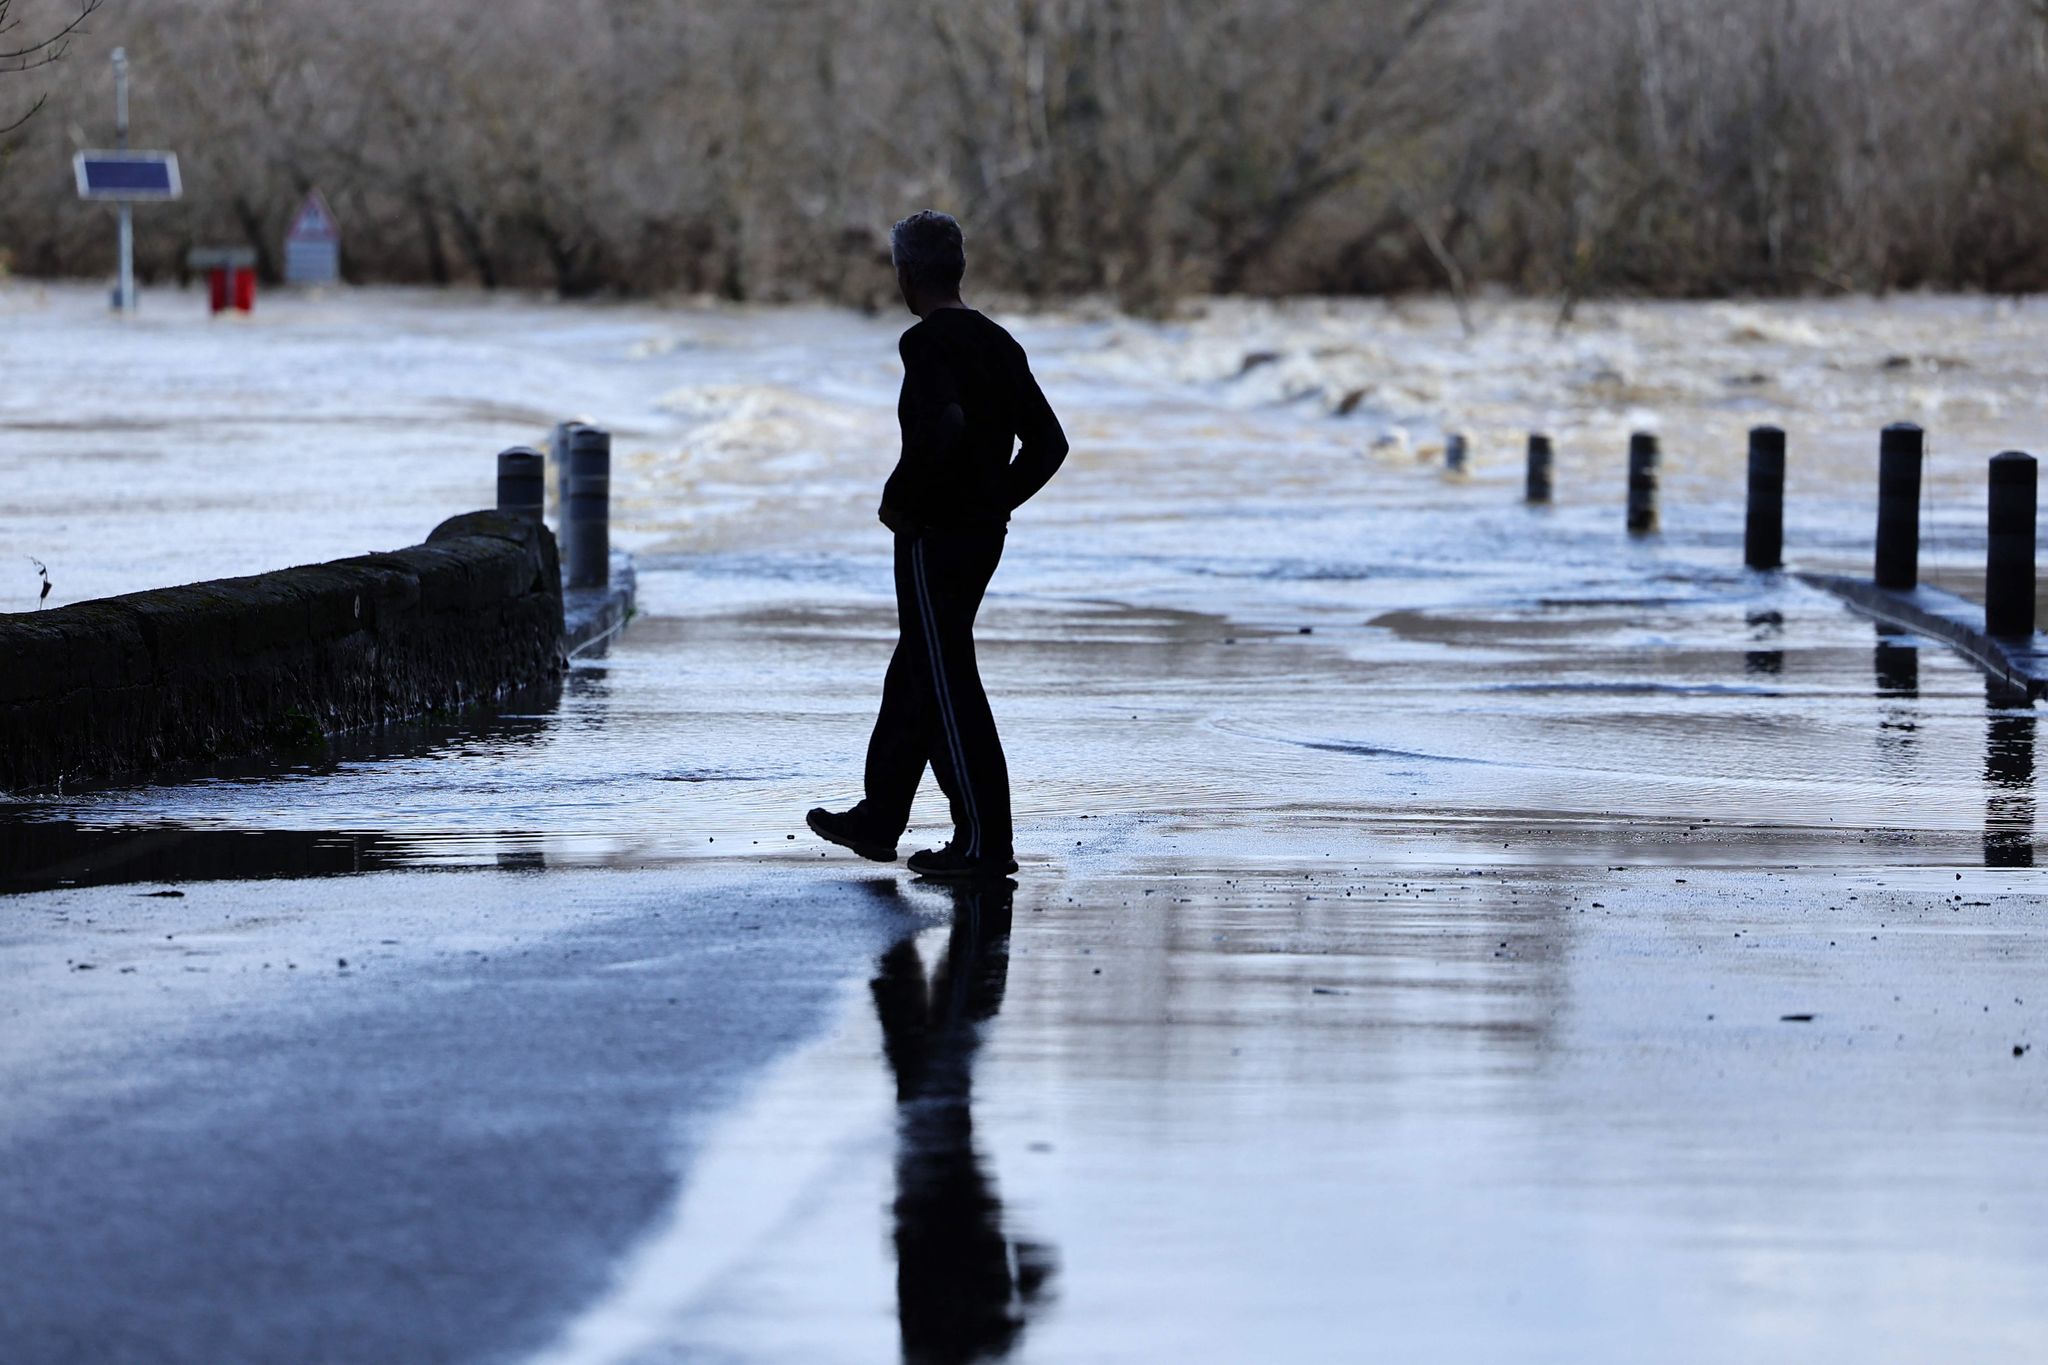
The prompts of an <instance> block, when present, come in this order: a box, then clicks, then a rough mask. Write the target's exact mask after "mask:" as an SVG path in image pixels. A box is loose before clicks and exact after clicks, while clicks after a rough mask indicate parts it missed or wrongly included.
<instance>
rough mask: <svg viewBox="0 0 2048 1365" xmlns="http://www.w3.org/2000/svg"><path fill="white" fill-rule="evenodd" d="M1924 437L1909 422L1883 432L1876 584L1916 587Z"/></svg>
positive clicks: (1880, 462)
mask: <svg viewBox="0 0 2048 1365" xmlns="http://www.w3.org/2000/svg"><path fill="white" fill-rule="evenodd" d="M1926 449H1927V433H1926V432H1924V431H1922V430H1921V429H1920V428H1919V427H1916V426H1914V425H1913V424H1912V423H1911V422H1895V423H1893V424H1892V425H1891V426H1888V427H1886V428H1885V429H1884V437H1883V439H1882V440H1880V441H1879V443H1878V452H1877V586H1878V587H1880V588H1900V589H1911V588H1915V587H1918V586H1919V584H1920V461H1921V457H1922V456H1923V455H1924V454H1925V453H1926Z"/></svg>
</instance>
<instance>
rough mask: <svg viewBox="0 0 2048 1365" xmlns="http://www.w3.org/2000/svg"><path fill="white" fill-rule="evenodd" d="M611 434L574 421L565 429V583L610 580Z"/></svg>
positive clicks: (581, 584) (585, 585) (580, 584)
mask: <svg viewBox="0 0 2048 1365" xmlns="http://www.w3.org/2000/svg"><path fill="white" fill-rule="evenodd" d="M611 496H612V434H611V433H610V432H608V431H606V430H605V429H604V428H603V427H592V426H583V425H581V424H578V425H577V426H576V428H575V429H574V430H572V431H571V432H570V433H569V506H568V510H567V512H566V513H565V514H564V515H563V518H562V521H563V524H564V525H565V526H567V527H568V528H569V586H570V587H572V588H602V587H603V586H605V584H606V583H608V582H609V581H610V580H611V554H612V537H611Z"/></svg>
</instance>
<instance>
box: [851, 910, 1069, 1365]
mask: <svg viewBox="0 0 2048 1365" xmlns="http://www.w3.org/2000/svg"><path fill="white" fill-rule="evenodd" d="M1016 889H1017V884H1016V883H1015V882H1012V881H1007V880H1005V881H1001V882H990V883H985V884H980V885H963V886H958V887H954V888H951V894H952V897H953V930H952V934H951V937H950V938H949V939H948V940H947V943H946V959H945V961H944V962H942V963H940V964H939V967H938V969H937V971H936V972H935V973H934V974H933V976H932V977H931V979H930V980H929V981H927V980H926V978H925V971H924V963H923V961H922V959H921V958H920V957H919V956H918V951H917V943H916V941H915V940H914V939H905V940H903V941H902V942H901V943H898V944H897V945H896V946H895V947H893V948H891V949H890V950H889V951H888V952H887V953H885V954H883V956H882V961H881V966H880V969H879V971H878V972H877V974H876V976H875V981H874V994H875V1013H876V1015H877V1016H878V1017H879V1018H880V1019H881V1021H882V1039H883V1048H884V1050H885V1051H886V1052H887V1053H888V1056H889V1065H890V1068H891V1069H892V1070H893V1071H894V1072H895V1074H896V1104H897V1116H896V1122H897V1154H896V1208H895V1213H896V1303H897V1311H898V1313H899V1314H900V1316H901V1318H902V1330H903V1358H904V1360H906V1361H908V1362H912V1365H950V1363H951V1362H966V1361H972V1360H982V1359H988V1358H991V1357H998V1356H1002V1355H1005V1354H1007V1353H1008V1352H1009V1350H1010V1348H1011V1347H1012V1346H1014V1345H1015V1344H1016V1341H1017V1338H1018V1336H1019V1335H1020V1334H1021V1333H1022V1332H1023V1330H1024V1323H1025V1319H1026V1318H1027V1317H1028V1316H1029V1315H1030V1314H1031V1312H1032V1311H1033V1310H1034V1309H1035V1307H1036V1306H1037V1304H1038V1303H1039V1302H1040V1301H1041V1299H1042V1298H1043V1296H1044V1291H1045V1288H1046V1282H1047V1280H1048V1279H1049V1278H1050V1276H1051V1274H1052V1269H1053V1257H1052V1253H1051V1249H1050V1248H1048V1247H1044V1246H1039V1245H1034V1244H1032V1243H1029V1242H1017V1243H1015V1244H1014V1245H1012V1244H1011V1243H1009V1242H1007V1241H1006V1240H1005V1239H1004V1236H1003V1206H1002V1203H1001V1202H1000V1201H999V1200H998V1199H997V1198H996V1195H995V1191H994V1190H993V1189H992V1188H991V1187H990V1182H989V1177H988V1174H987V1173H986V1172H985V1171H983V1169H982V1166H981V1161H980V1159H979V1157H977V1156H976V1154H975V1151H974V1126H973V1115H972V1112H971V1107H970V1093H969V1092H970V1088H971V1085H972V1082H973V1079H974V1054H975V1052H976V1050H977V1049H978V1048H979V1047H980V1045H981V1025H982V1023H983V1022H984V1021H986V1020H988V1019H991V1018H993V1017H994V1016H995V1013H996V1011H997V1010H998V1009H999V1008H1001V1006H1002V1003H1003V984H1004V981H1005V979H1006V977H1007V974H1008V972H1009V965H1010V907H1011V900H1012V898H1013V897H1014V896H1015V894H1016Z"/></svg>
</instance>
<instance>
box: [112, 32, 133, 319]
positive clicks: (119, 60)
mask: <svg viewBox="0 0 2048 1365" xmlns="http://www.w3.org/2000/svg"><path fill="white" fill-rule="evenodd" d="M114 145H115V146H116V147H118V148H120V149H121V150H122V151H124V152H125V151H127V150H128V49H127V48H125V47H117V48H115V49H114ZM114 307H115V309H116V310H117V311H119V312H123V313H132V312H134V311H135V206H134V205H133V204H131V203H129V202H128V201H127V200H125V199H124V200H122V201H121V282H120V284H119V286H118V288H117V291H116V292H115V294H114Z"/></svg>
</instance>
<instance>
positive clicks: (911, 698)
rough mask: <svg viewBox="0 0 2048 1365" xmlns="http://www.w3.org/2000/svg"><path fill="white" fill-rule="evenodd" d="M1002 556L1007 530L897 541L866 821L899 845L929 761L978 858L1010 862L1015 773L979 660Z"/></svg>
mask: <svg viewBox="0 0 2048 1365" xmlns="http://www.w3.org/2000/svg"><path fill="white" fill-rule="evenodd" d="M1002 557H1003V529H1002V528H1001V527H992V528H988V529H978V530H970V531H920V532H917V533H915V534H909V535H905V534H899V535H897V537H896V616H897V632H898V633H897V640H896V653H895V655H894V657H892V658H891V659H890V660H889V674H888V677H887V678H886V679H884V681H883V683H882V709H881V714H879V715H878V716H876V717H875V733H874V735H873V737H872V738H870V739H869V740H868V763H867V798H866V800H864V801H862V802H861V808H862V809H861V814H862V817H863V821H864V823H867V824H868V825H869V827H870V828H871V829H873V830H874V831H875V832H876V833H877V834H879V835H880V836H882V837H883V838H886V839H889V840H890V841H892V842H893V841H894V839H895V837H896V836H897V835H899V834H901V833H902V832H903V827H904V826H905V825H907V824H908V823H909V822H910V802H911V799H912V798H913V797H915V796H916V795H917V785H918V783H919V782H920V781H922V780H923V778H924V770H925V765H926V764H927V763H929V764H930V765H931V769H932V772H933V774H934V775H936V776H937V777H938V779H939V789H940V790H941V791H943V792H945V793H946V799H947V800H948V801H949V802H951V803H952V807H953V831H954V839H955V841H956V842H957V843H958V845H959V847H960V849H961V851H962V852H964V853H965V854H966V855H967V856H968V857H970V858H977V859H984V858H985V859H1008V858H1009V857H1010V856H1011V853H1012V849H1011V845H1010V769H1009V765H1008V764H1007V763H1006V762H1005V761H1004V760H1003V742H1002V740H1001V738H1000V737H999V736H997V734H996V719H995V716H994V715H993V714H992V713H991V712H990V711H989V708H988V694H987V693H986V692H984V691H982V687H981V672H980V670H979V669H978V668H977V667H976V666H975V662H974V615H975V613H976V612H977V611H979V610H980V609H981V598H982V594H983V593H984V592H986V591H987V590H988V581H989V578H990V577H991V576H993V575H994V573H995V571H996V563H997V562H998V561H999V560H1000V559H1001V558H1002Z"/></svg>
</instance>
